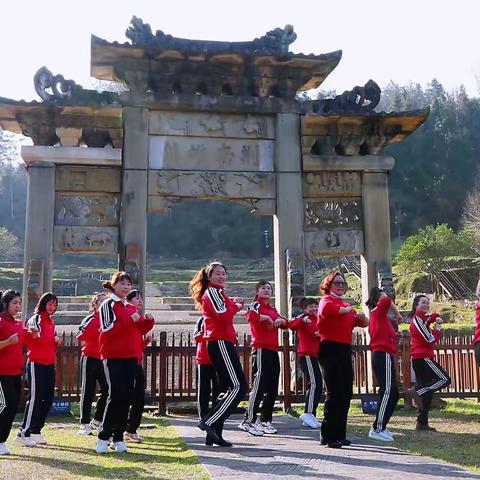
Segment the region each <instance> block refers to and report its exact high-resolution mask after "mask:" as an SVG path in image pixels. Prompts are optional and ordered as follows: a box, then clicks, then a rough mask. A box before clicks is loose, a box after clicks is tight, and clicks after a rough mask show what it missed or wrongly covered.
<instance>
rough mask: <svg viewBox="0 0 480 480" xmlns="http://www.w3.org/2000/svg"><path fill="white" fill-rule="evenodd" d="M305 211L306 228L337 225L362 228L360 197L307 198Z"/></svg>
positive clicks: (313, 228)
mask: <svg viewBox="0 0 480 480" xmlns="http://www.w3.org/2000/svg"><path fill="white" fill-rule="evenodd" d="M304 213H305V215H304V228H305V230H319V229H325V228H337V227H343V228H350V229H362V203H361V199H360V198H329V199H325V200H315V201H314V200H306V201H305V210H304Z"/></svg>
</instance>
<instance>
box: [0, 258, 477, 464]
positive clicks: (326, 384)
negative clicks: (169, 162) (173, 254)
mask: <svg viewBox="0 0 480 480" xmlns="http://www.w3.org/2000/svg"><path fill="white" fill-rule="evenodd" d="M226 283H227V269H226V267H225V266H224V265H223V264H222V263H221V262H216V261H215V262H211V263H209V264H208V265H207V266H205V267H203V268H202V269H200V271H199V272H198V273H197V274H196V275H195V276H194V278H193V279H192V281H191V282H190V291H191V294H192V297H193V299H194V301H195V305H196V308H197V309H198V310H200V311H201V317H200V319H199V320H198V322H197V325H196V330H195V334H194V338H195V341H196V343H197V351H196V359H197V368H198V370H197V394H198V414H199V417H200V421H199V423H198V426H199V428H200V429H201V430H203V431H204V432H205V433H206V438H205V444H206V445H213V444H216V445H219V446H222V447H229V446H231V445H232V444H231V442H229V441H228V440H226V439H225V438H224V437H223V427H224V423H225V420H226V419H227V418H228V417H229V416H230V415H231V414H232V412H233V411H234V410H235V409H236V407H237V406H238V404H239V403H240V401H241V400H243V399H244V398H245V396H246V394H247V390H248V387H247V382H246V380H245V375H244V372H243V369H242V366H241V364H240V360H239V356H238V353H237V350H236V344H237V334H236V331H235V328H234V317H235V315H236V314H237V313H238V312H239V311H241V310H242V309H243V308H244V299H243V298H240V297H235V298H230V297H228V296H227V294H226V293H225V286H226ZM103 287H104V288H105V293H102V294H98V295H96V296H95V297H94V298H93V299H92V302H91V305H90V314H89V315H88V316H87V317H86V318H85V319H84V320H83V321H82V323H81V325H80V327H79V330H78V334H77V337H78V339H79V340H80V341H81V342H82V355H81V401H80V428H79V432H78V433H79V434H81V435H90V434H92V433H93V432H97V435H98V437H97V441H96V452H97V453H99V454H105V453H107V452H108V451H109V449H111V450H114V451H116V452H126V451H127V446H126V443H125V442H126V441H131V442H141V441H142V440H143V439H142V437H141V436H140V435H139V434H138V428H139V426H140V422H141V417H142V412H143V408H144V405H145V375H144V371H143V367H142V363H143V362H142V359H143V350H144V348H145V346H146V345H148V343H149V342H150V341H151V337H149V336H148V333H149V332H150V331H151V329H152V328H153V325H154V319H153V317H152V316H151V315H149V314H146V315H142V313H141V312H142V306H143V299H142V295H141V293H140V292H139V291H138V290H134V289H132V281H131V278H130V276H129V275H128V274H127V273H125V272H116V273H115V274H114V275H113V276H112V278H111V280H110V281H108V282H104V283H103ZM347 288H348V285H347V283H346V281H345V278H344V276H343V275H342V274H341V273H340V272H332V273H330V274H329V275H327V276H326V277H325V278H324V279H323V281H322V282H321V285H320V292H321V294H322V298H321V300H320V302H318V300H317V299H315V298H302V299H300V300H299V302H298V304H299V306H301V308H302V314H301V315H299V316H297V317H296V318H293V319H287V318H285V317H283V316H282V315H280V314H279V313H278V311H277V310H276V309H275V308H274V307H273V306H272V305H271V304H270V299H271V297H272V295H273V289H272V284H271V283H270V282H268V281H260V282H258V283H257V285H256V289H255V298H254V300H253V303H252V304H251V305H249V306H248V307H247V308H246V313H245V315H246V318H247V320H248V322H249V324H250V329H251V336H252V375H253V384H252V388H251V391H250V394H249V399H248V407H247V408H246V412H245V415H244V418H243V419H242V421H241V422H240V424H239V425H238V427H239V428H240V429H241V430H243V431H245V432H247V433H249V434H251V435H254V436H263V435H265V434H275V433H277V428H276V427H275V425H274V423H273V409H274V404H275V400H276V397H277V393H278V383H279V375H280V362H279V353H278V350H279V343H278V340H279V335H278V330H279V329H290V330H292V331H295V332H296V334H297V338H298V350H297V355H298V356H299V357H300V360H299V363H300V367H301V369H302V372H303V375H304V379H305V384H306V391H305V406H304V412H303V413H302V415H300V420H301V421H302V422H303V425H304V426H306V427H309V428H313V429H320V432H321V437H320V439H321V444H322V445H325V446H327V447H330V448H341V447H342V446H345V445H349V444H350V443H351V442H350V440H349V439H348V438H347V436H346V430H347V417H348V411H349V408H350V401H351V399H352V395H353V367H352V331H353V329H354V328H355V327H362V328H365V327H367V326H368V328H369V333H370V348H371V351H372V368H373V371H374V373H375V377H376V380H377V383H378V385H379V401H378V407H377V412H376V416H375V420H374V422H373V425H372V428H371V429H370V432H369V437H370V438H372V439H375V440H380V441H386V442H389V441H393V436H392V434H391V433H390V432H389V430H388V429H387V425H388V422H389V420H390V417H391V416H392V414H393V411H394V409H395V406H396V404H397V401H398V398H399V393H398V389H397V382H396V371H395V366H394V365H395V363H394V357H395V355H396V352H397V344H398V339H397V331H398V323H400V322H401V321H402V317H401V316H400V314H399V312H398V310H397V308H396V307H395V305H394V303H393V302H392V300H391V299H390V298H389V297H388V295H387V294H386V293H385V292H384V291H383V290H381V289H380V288H376V287H375V288H373V289H372V290H371V292H370V296H369V299H368V301H367V302H366V305H367V307H368V309H369V312H370V313H369V318H367V316H366V315H365V314H364V313H362V312H357V311H356V310H355V309H354V308H352V306H351V305H350V304H349V303H348V302H347V301H346V300H345V298H344V295H345V293H346V291H347ZM57 305H58V299H57V297H56V296H55V295H54V294H53V293H51V292H47V293H45V294H43V295H42V297H41V298H40V299H39V301H38V304H37V305H36V307H35V311H34V314H33V316H32V317H31V318H30V319H28V321H27V322H26V324H25V325H24V324H23V323H22V322H21V321H19V320H17V319H16V318H17V317H18V315H19V313H20V312H21V308H22V299H21V294H20V292H18V291H15V290H6V291H4V292H3V293H0V455H5V454H8V453H9V449H8V447H7V444H6V441H7V438H8V436H9V434H10V431H11V428H12V424H13V420H14V417H15V414H16V412H17V408H18V404H19V399H20V389H21V376H22V372H23V369H24V354H23V346H24V345H25V346H26V348H27V363H26V366H25V370H26V383H27V386H28V388H29V393H28V398H27V401H26V405H25V412H24V416H23V420H22V423H21V426H20V429H19V432H18V434H17V435H16V441H18V442H19V443H21V444H22V445H24V446H27V447H34V446H36V445H42V444H46V443H47V439H45V437H44V436H43V435H42V428H43V427H44V425H45V420H46V418H47V415H48V412H49V410H50V407H51V405H52V401H53V395H54V388H55V358H56V349H57V348H58V347H59V346H60V345H61V342H62V340H61V338H60V337H58V336H56V333H55V324H54V321H53V319H52V315H53V314H54V313H55V311H56V309H57ZM429 310H430V305H429V299H428V297H427V296H425V295H418V296H416V297H415V298H414V301H413V306H412V311H411V312H410V314H409V318H408V320H409V322H410V332H411V343H412V345H411V352H412V365H413V369H414V371H415V376H416V385H415V387H413V388H411V389H409V391H408V393H409V395H410V396H411V398H412V400H413V401H414V402H415V403H416V405H417V407H418V417H417V422H416V426H415V429H416V430H423V431H434V430H435V429H434V428H433V427H431V426H430V425H429V423H428V413H429V410H430V404H431V400H432V396H433V392H434V391H437V390H440V389H441V388H444V387H445V386H447V385H448V384H449V383H450V378H449V376H448V374H447V372H446V371H445V370H444V369H443V368H442V367H441V366H440V365H439V364H438V363H437V362H436V361H435V360H434V346H435V343H436V342H437V341H438V339H439V337H440V331H441V323H442V319H441V318H440V317H439V316H438V315H437V314H435V313H430V312H429ZM476 321H477V326H476V329H475V333H474V340H473V342H474V345H475V352H476V358H477V361H478V362H479V363H480V306H477V310H476ZM97 384H98V385H99V389H100V396H99V397H98V400H97V402H96V409H95V414H94V416H93V419H92V418H91V412H92V402H93V399H94V396H95V392H96V388H97ZM324 389H325V402H324V411H323V419H322V420H321V421H319V420H317V407H318V404H319V402H320V400H321V398H322V395H323V390H324Z"/></svg>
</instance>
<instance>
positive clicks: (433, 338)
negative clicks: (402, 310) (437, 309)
mask: <svg viewBox="0 0 480 480" xmlns="http://www.w3.org/2000/svg"><path fill="white" fill-rule="evenodd" d="M438 317H439V315H438V313H432V314H431V315H425V314H424V313H422V312H415V315H414V316H413V318H412V319H411V321H410V342H411V357H412V359H414V360H415V359H419V358H433V357H434V354H433V348H434V346H435V344H436V343H437V342H438V339H439V338H440V332H439V331H438V330H436V329H431V328H430V325H431V324H432V323H434V322H435V320H436V319H437V318H438Z"/></svg>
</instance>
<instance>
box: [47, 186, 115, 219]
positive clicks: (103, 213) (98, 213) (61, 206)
mask: <svg viewBox="0 0 480 480" xmlns="http://www.w3.org/2000/svg"><path fill="white" fill-rule="evenodd" d="M118 208H119V199H118V196H117V195H112V194H108V193H98V194H86V195H74V194H70V193H68V194H64V193H57V194H56V198H55V225H85V226H87V225H88V226H115V225H118V216H119V215H118Z"/></svg>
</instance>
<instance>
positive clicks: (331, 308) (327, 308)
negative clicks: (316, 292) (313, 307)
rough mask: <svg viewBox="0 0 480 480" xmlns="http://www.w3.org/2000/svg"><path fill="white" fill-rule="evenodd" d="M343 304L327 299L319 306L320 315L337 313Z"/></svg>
mask: <svg viewBox="0 0 480 480" xmlns="http://www.w3.org/2000/svg"><path fill="white" fill-rule="evenodd" d="M340 307H341V305H339V304H338V303H335V302H331V301H329V300H327V301H326V302H325V303H323V304H321V305H320V306H319V307H318V313H319V315H326V316H328V315H337V313H338V311H339V310H340Z"/></svg>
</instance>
